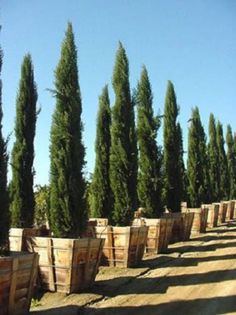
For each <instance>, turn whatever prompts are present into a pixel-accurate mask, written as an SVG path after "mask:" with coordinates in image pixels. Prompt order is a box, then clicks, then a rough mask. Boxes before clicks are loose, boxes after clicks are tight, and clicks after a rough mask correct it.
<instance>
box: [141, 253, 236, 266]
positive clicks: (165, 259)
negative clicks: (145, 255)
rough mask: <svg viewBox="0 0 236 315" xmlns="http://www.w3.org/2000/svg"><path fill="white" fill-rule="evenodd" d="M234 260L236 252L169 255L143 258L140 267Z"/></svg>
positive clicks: (193, 264)
mask: <svg viewBox="0 0 236 315" xmlns="http://www.w3.org/2000/svg"><path fill="white" fill-rule="evenodd" d="M230 259H235V260H236V254H229V255H223V256H206V257H178V258H175V257H170V256H165V255H162V256H158V257H154V258H150V259H146V260H143V261H142V263H141V264H140V267H143V268H150V269H157V268H169V267H191V266H198V264H199V263H202V262H212V261H220V260H230Z"/></svg>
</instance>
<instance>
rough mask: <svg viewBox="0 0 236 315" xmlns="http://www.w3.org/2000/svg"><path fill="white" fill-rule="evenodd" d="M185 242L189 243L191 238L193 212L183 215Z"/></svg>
mask: <svg viewBox="0 0 236 315" xmlns="http://www.w3.org/2000/svg"><path fill="white" fill-rule="evenodd" d="M183 215H184V217H183V239H182V240H183V241H188V240H189V239H190V236H191V230H192V226H193V220H194V213H193V212H189V211H188V212H185V213H183Z"/></svg>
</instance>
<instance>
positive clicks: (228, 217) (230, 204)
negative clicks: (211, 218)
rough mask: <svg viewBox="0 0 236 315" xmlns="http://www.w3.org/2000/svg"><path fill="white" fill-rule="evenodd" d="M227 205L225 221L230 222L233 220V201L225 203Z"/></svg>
mask: <svg viewBox="0 0 236 315" xmlns="http://www.w3.org/2000/svg"><path fill="white" fill-rule="evenodd" d="M225 203H227V212H226V218H225V220H226V221H229V220H232V219H233V218H234V201H233V200H230V201H226V202H225Z"/></svg>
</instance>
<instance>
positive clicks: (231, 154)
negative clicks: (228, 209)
mask: <svg viewBox="0 0 236 315" xmlns="http://www.w3.org/2000/svg"><path fill="white" fill-rule="evenodd" d="M226 143H227V161H228V170H229V183H230V184H229V199H235V198H236V151H235V146H234V139H233V133H232V128H231V126H230V125H228V126H227V134H226Z"/></svg>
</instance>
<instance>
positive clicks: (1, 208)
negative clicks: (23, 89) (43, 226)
mask: <svg viewBox="0 0 236 315" xmlns="http://www.w3.org/2000/svg"><path fill="white" fill-rule="evenodd" d="M2 57H3V53H2V50H1V48H0V75H1V71H2ZM2 117H3V113H2V80H1V77H0V255H1V254H3V253H4V251H5V250H6V249H7V248H8V246H7V244H8V230H9V207H8V206H9V205H8V194H7V161H8V156H7V143H6V141H5V140H4V139H3V135H2Z"/></svg>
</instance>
